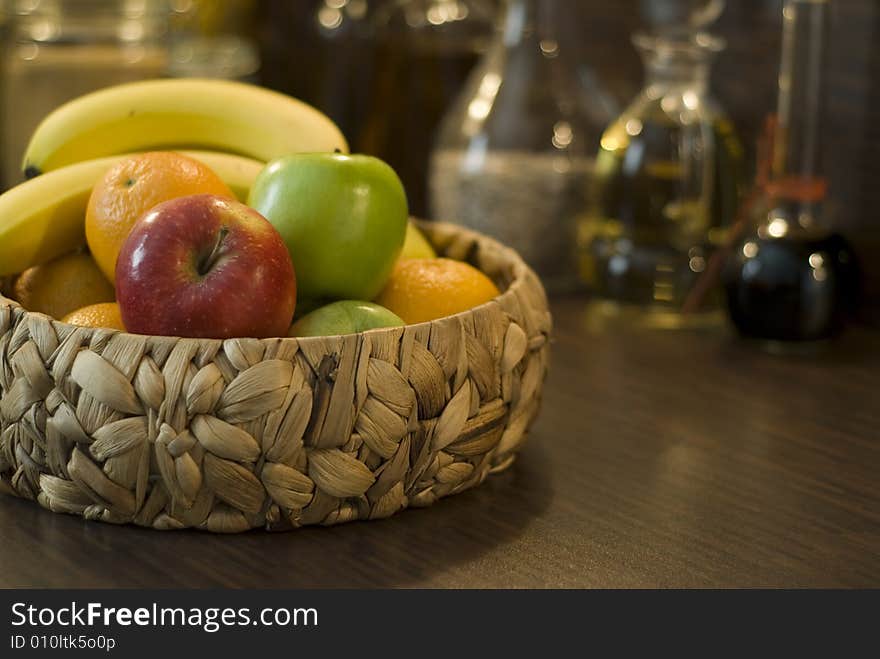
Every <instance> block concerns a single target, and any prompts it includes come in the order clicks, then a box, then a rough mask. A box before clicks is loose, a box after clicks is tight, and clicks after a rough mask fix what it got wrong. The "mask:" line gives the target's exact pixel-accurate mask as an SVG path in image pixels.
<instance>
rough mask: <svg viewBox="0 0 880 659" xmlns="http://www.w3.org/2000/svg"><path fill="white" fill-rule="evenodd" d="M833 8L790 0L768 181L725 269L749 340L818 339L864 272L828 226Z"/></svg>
mask: <svg viewBox="0 0 880 659" xmlns="http://www.w3.org/2000/svg"><path fill="white" fill-rule="evenodd" d="M826 14H827V2H826V1H825V0H786V2H785V7H784V10H783V25H784V32H783V45H782V51H783V52H782V60H781V64H780V75H779V100H778V110H777V121H776V127H775V130H774V137H773V147H772V161H771V164H770V176H769V181H767V182H766V183H765V184H764V185H763V188H764V189H763V191H762V195H761V198H760V199H761V201H760V202H759V203H757V204H756V205H755V207H754V210H753V212H752V213H751V217H750V223H749V228H748V230H747V231H746V232H745V233H744V235H743V236H742V237H741V238H740V240H739V242H738V243H737V244H736V245H735V247H734V248H733V252H732V254H731V256H730V258H729V260H728V263H727V267H726V270H725V276H724V279H725V288H726V291H727V302H728V309H729V312H730V317H731V320H732V321H733V323H734V325H735V326H736V328H737V329H738V330H739V332H740V333H742V334H743V335H745V336H748V337H754V338H758V339H764V340H769V341H798V342H804V341H817V340H822V339H827V338H830V337H833V336H834V335H836V334H838V333H839V332H840V331H841V330H842V329H843V327H844V325H845V323H846V319H847V318H848V317H849V316H850V315H851V314H852V312H853V311H854V310H855V307H856V305H857V303H858V295H859V269H858V265H857V263H856V260H855V256H854V254H853V251H852V249H851V247H850V246H849V244H848V243H847V241H846V240H845V239H844V238H843V236H841V235H840V234H838V233H836V232H835V231H834V230H833V229H832V228H831V227H830V223H829V222H828V217H827V209H826V207H825V205H824V203H823V202H824V201H825V195H826V187H827V186H826V182H825V180H824V179H823V178H822V177H821V175H820V166H819V162H818V159H819V149H818V138H819V130H818V124H819V118H820V114H821V113H820V105H821V103H820V101H821V65H822V51H823V47H824V37H825V22H826V20H827V16H826Z"/></svg>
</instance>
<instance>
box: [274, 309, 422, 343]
mask: <svg viewBox="0 0 880 659" xmlns="http://www.w3.org/2000/svg"><path fill="white" fill-rule="evenodd" d="M404 324H405V323H404V322H403V320H401V318H400V317H399V316H397V315H395V314H393V313H391V312H390V311H388V309H386V308H385V307H380V306H379V305H378V304H373V303H372V302H361V301H359V300H340V301H339V302H333V303H331V304H327V305H325V306H323V307H320V308H318V309H315V310H314V311H312V312H311V313H308V314H306V315H305V316H303V317H302V318H300V319H299V320H298V321H296V322H295V323H294V324H293V326H292V327H291V328H290V332H289V333H288V336H338V335H340V334H355V333H357V332H365V331H367V330H371V329H378V328H380V327H402V326H403V325H404Z"/></svg>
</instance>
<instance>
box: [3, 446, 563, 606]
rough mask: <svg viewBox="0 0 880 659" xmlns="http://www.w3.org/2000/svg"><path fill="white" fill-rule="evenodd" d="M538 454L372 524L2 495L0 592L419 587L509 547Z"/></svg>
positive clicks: (538, 481)
mask: <svg viewBox="0 0 880 659" xmlns="http://www.w3.org/2000/svg"><path fill="white" fill-rule="evenodd" d="M546 450H547V449H546V447H544V446H542V445H540V444H539V443H538V441H535V442H534V444H530V445H528V446H527V447H526V449H525V450H524V452H523V455H522V456H521V457H520V459H519V460H518V461H517V462H516V463H515V464H514V466H513V467H512V468H511V469H510V470H508V471H506V472H504V473H501V474H498V475H495V476H492V477H490V478H489V479H487V481H486V482H485V483H483V485H481V486H479V487H477V488H474V489H472V490H469V491H467V492H464V493H462V494H459V495H456V496H452V497H449V498H446V499H442V500H440V501H438V502H437V503H436V504H435V505H434V506H432V507H431V508H426V509H413V510H406V511H404V512H401V513H399V514H398V515H396V516H394V517H392V518H390V519H387V520H381V521H372V522H352V523H348V524H342V525H339V526H335V527H326V528H324V527H309V528H303V529H298V530H296V531H292V532H288V533H279V534H269V533H265V532H261V531H255V532H251V533H246V534H242V535H237V536H216V535H210V534H207V533H200V532H196V531H177V532H157V531H151V530H146V529H140V528H135V527H130V526H124V527H117V526H110V525H104V524H99V523H93V522H85V521H83V520H80V519H78V518H74V517H68V516H64V515H56V514H52V513H49V512H48V511H45V510H42V509H41V508H39V507H37V506H35V505H33V504H31V503H29V502H24V501H17V500H13V499H10V498H7V497H3V498H2V501H0V528H3V529H4V531H5V533H4V535H5V536H6V537H5V538H4V542H3V543H0V563H2V564H3V565H4V570H3V573H2V574H0V585H2V586H5V587H44V588H45V587H49V588H53V587H56V588H89V587H94V588H99V587H103V588H113V587H122V588H207V587H232V588H311V587H333V588H345V587H350V588H364V587H389V588H393V587H406V586H420V585H427V584H429V583H430V582H431V579H432V577H433V576H435V575H437V574H441V573H443V572H445V571H447V570H450V569H452V568H454V567H455V566H456V565H460V564H464V563H467V562H470V561H475V560H477V559H479V558H480V557H481V556H482V555H484V554H486V553H488V552H491V551H492V550H493V549H494V548H496V547H499V546H503V545H504V544H506V543H510V542H512V541H514V540H515V539H516V538H517V537H518V536H520V535H521V534H522V533H523V531H524V530H525V529H526V528H527V527H528V525H529V523H530V521H531V520H533V519H534V518H535V517H537V516H538V515H540V514H541V512H542V511H544V510H545V509H546V508H547V506H548V505H549V504H550V501H551V499H552V496H553V487H552V482H551V480H550V475H549V465H548V461H547V457H546V455H545V451H546Z"/></svg>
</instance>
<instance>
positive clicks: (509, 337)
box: [0, 223, 551, 533]
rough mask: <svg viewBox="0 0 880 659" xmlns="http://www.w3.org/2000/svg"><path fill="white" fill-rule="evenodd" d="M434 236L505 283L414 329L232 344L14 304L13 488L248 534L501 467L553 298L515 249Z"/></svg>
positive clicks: (1, 307) (339, 516)
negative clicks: (80, 323) (82, 324)
mask: <svg viewBox="0 0 880 659" xmlns="http://www.w3.org/2000/svg"><path fill="white" fill-rule="evenodd" d="M421 226H422V227H423V228H424V230H425V232H426V233H427V234H428V236H429V238H430V240H431V241H432V242H433V243H434V245H435V246H436V247H437V249H438V251H439V252H440V253H441V254H444V255H447V256H450V257H452V258H458V259H463V260H467V261H470V262H471V263H473V264H475V265H476V266H478V267H479V268H480V269H481V270H483V271H484V272H486V273H487V274H489V275H490V276H491V277H492V278H493V279H494V280H495V281H496V282H497V283H498V284H499V287H500V288H501V290H502V291H504V292H503V293H502V294H501V295H500V296H499V297H498V298H496V299H495V300H493V301H492V302H489V303H487V304H485V305H482V306H480V307H477V308H476V309H473V310H471V311H468V312H465V313H462V314H458V315H456V316H451V317H448V318H443V319H440V320H437V321H433V322H430V323H423V324H420V325H412V326H407V327H405V328H393V329H383V330H374V331H371V332H367V333H362V334H357V335H350V336H343V337H329V338H324V337H320V338H309V339H292V338H285V339H264V340H257V339H231V340H226V341H219V340H202V339H198V340H196V339H176V338H169V337H149V336H137V335H132V334H125V333H120V332H115V331H112V330H102V329H87V328H77V327H73V326H71V325H67V324H64V323H61V322H58V321H54V320H52V319H51V318H49V317H47V316H44V315H42V314H36V313H29V312H27V311H25V310H24V309H22V308H21V307H20V306H18V305H17V304H16V303H14V302H13V301H11V300H8V299H6V298H5V297H2V296H0V490H2V491H4V492H6V493H8V494H14V495H17V496H19V497H24V498H28V499H32V500H35V501H37V502H38V503H40V504H41V505H42V506H44V507H46V508H48V509H50V510H52V511H54V512H59V513H71V514H76V515H82V516H83V517H85V518H87V519H92V520H101V521H104V522H112V523H134V524H138V525H141V526H148V527H152V528H155V529H182V528H198V529H202V530H207V531H213V532H223V533H235V532H240V531H246V530H248V529H253V528H258V527H263V528H266V529H269V530H276V529H277V530H283V529H290V528H295V527H299V526H303V525H309V524H337V523H340V522H346V521H350V520H355V519H376V518H382V517H388V516H389V515H392V514H394V513H396V512H398V511H400V510H402V509H404V508H406V507H408V506H428V505H430V504H432V503H434V501H436V500H437V499H438V498H440V497H443V496H446V495H449V494H455V493H457V492H461V491H462V490H465V489H467V488H469V487H471V486H474V485H477V484H478V483H480V482H482V481H483V480H484V479H485V478H486V476H487V475H488V474H489V473H491V472H493V471H498V470H502V469H504V468H506V467H507V466H509V465H510V464H511V462H512V461H513V459H514V456H515V453H516V451H517V450H518V449H519V447H520V445H521V444H522V442H523V440H524V438H525V434H526V431H527V429H528V426H529V425H530V423H531V421H532V420H533V419H534V417H535V415H536V413H537V411H538V407H539V401H540V392H541V387H542V384H543V381H544V376H545V373H546V369H547V360H548V349H549V346H548V338H549V335H550V330H551V318H550V314H549V312H548V309H547V301H546V298H545V295H544V291H543V289H542V287H541V284H540V282H539V281H538V279H537V277H536V276H535V275H534V273H533V272H532V271H531V270H530V269H529V268H528V267H527V266H526V265H525V264H524V263H523V262H522V261H521V260H520V258H519V257H518V256H517V255H516V254H515V253H514V252H513V251H512V250H510V249H507V248H505V247H503V246H501V245H499V244H498V243H496V242H494V241H492V240H489V239H487V238H485V237H483V236H480V235H479V234H475V233H472V232H468V231H465V230H463V229H460V228H458V227H454V226H452V225H444V224H434V223H431V224H422V225H421Z"/></svg>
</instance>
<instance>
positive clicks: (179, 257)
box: [116, 195, 296, 339]
mask: <svg viewBox="0 0 880 659" xmlns="http://www.w3.org/2000/svg"><path fill="white" fill-rule="evenodd" d="M116 299H117V301H118V302H119V308H120V310H121V311H122V321H123V323H125V327H126V328H127V329H128V331H129V332H134V333H137V334H158V335H165V336H184V337H199V338H202V337H204V338H214V339H226V338H232V337H256V338H263V337H274V336H286V335H287V330H288V328H289V327H290V323H291V320H292V319H293V311H294V307H295V306H296V276H295V274H294V271H293V264H292V263H291V261H290V254H289V253H288V251H287V247H286V246H285V244H284V240H282V238H281V236H280V235H279V233H278V231H277V230H276V229H275V227H273V226H272V225H271V224H270V223H269V221H268V220H266V218H264V217H263V216H262V215H260V214H259V213H258V212H257V211H255V210H253V209H252V208H249V207H247V206H245V205H244V204H241V203H239V202H237V201H232V200H230V199H225V198H223V197H218V196H215V195H193V196H189V197H180V198H178V199H172V200H171V201H166V202H164V203H162V204H159V205H158V206H155V207H154V208H152V209H151V210H150V211H149V212H148V213H146V214H145V215H144V216H143V217H142V218H141V219H140V220H138V221H137V223H136V224H135V225H134V227H133V228H132V230H131V233H130V234H129V235H128V238H127V239H126V241H125V243H124V244H123V246H122V251H120V253H119V259H118V260H117V261H116Z"/></svg>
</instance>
